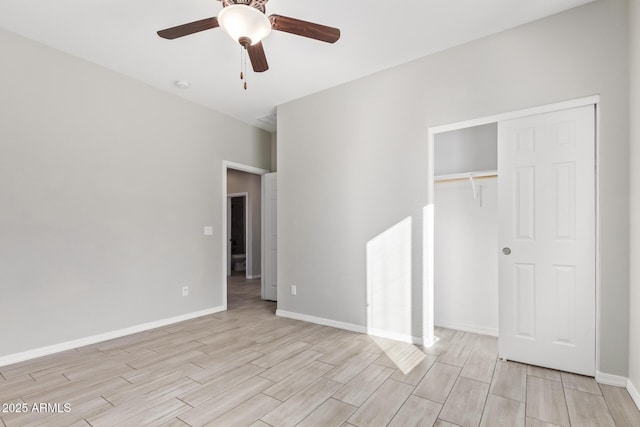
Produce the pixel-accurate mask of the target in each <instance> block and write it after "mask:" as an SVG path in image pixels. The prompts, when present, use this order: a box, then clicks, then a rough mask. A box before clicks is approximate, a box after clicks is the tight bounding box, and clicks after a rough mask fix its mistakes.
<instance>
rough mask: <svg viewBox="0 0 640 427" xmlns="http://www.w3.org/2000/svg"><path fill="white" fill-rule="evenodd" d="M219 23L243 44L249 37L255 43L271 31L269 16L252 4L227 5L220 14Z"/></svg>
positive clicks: (226, 31)
mask: <svg viewBox="0 0 640 427" xmlns="http://www.w3.org/2000/svg"><path fill="white" fill-rule="evenodd" d="M218 23H219V24H220V28H222V29H223V30H224V32H225V33H227V34H229V36H230V37H231V38H232V39H233V40H234V41H236V42H237V43H240V44H242V42H241V41H240V40H241V39H243V40H244V39H245V38H248V39H250V40H251V44H252V45H254V44H256V43H259V42H260V41H262V40H263V39H265V38H266V37H267V36H268V35H269V33H271V22H270V21H269V18H267V16H266V15H265V14H264V13H262V12H260V11H259V10H258V9H255V8H253V7H251V6H247V5H243V4H235V5H230V6H227V7H225V8H224V9H222V10H221V11H220V13H219V14H218Z"/></svg>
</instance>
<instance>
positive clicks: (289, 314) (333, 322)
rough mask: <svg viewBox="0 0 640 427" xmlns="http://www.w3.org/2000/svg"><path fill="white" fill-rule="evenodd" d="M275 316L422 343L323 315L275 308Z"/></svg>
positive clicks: (404, 336) (413, 338)
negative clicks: (318, 315)
mask: <svg viewBox="0 0 640 427" xmlns="http://www.w3.org/2000/svg"><path fill="white" fill-rule="evenodd" d="M276 316H279V317H286V318H288V319H295V320H301V321H303V322H309V323H315V324H318V325H323V326H330V327H332V328H337V329H344V330H346V331H351V332H357V333H360V334H365V335H373V336H376V337H381V338H389V339H392V340H395V341H402V342H406V343H410V344H416V345H422V338H419V337H413V336H409V335H406V334H398V333H396V332H391V331H383V330H380V329H369V333H368V334H367V327H366V326H361V325H355V324H353V323H346V322H340V321H337V320H332V319H325V318H324V317H316V316H309V315H307V314H300V313H294V312H291V311H285V310H276Z"/></svg>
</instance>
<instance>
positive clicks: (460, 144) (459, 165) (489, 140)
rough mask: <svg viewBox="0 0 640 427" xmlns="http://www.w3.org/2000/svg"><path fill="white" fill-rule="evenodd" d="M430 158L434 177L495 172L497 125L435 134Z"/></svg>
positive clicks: (496, 165) (491, 124)
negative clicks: (431, 157) (432, 159)
mask: <svg viewBox="0 0 640 427" xmlns="http://www.w3.org/2000/svg"><path fill="white" fill-rule="evenodd" d="M433 157H434V162H433V169H434V171H433V173H434V174H435V175H436V176H438V175H450V174H456V173H466V172H476V171H487V170H496V169H498V124H497V123H489V124H487V125H482V126H474V127H470V128H465V129H458V130H454V131H451V132H444V133H439V134H437V135H436V136H435V137H434V144H433Z"/></svg>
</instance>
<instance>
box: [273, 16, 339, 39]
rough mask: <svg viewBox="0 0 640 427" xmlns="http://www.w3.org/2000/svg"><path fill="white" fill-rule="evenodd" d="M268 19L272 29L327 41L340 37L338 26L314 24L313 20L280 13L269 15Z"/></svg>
mask: <svg viewBox="0 0 640 427" xmlns="http://www.w3.org/2000/svg"><path fill="white" fill-rule="evenodd" d="M269 20H270V21H271V27H272V28H273V29H274V30H278V31H284V32H286V33H291V34H296V35H298V36H302V37H308V38H310V39H315V40H320V41H323V42H327V43H335V42H337V41H338V39H339V38H340V30H339V29H338V28H333V27H327V26H326V25H320V24H314V23H313V22H307V21H303V20H301V19H295V18H289V17H287V16H281V15H271V16H270V17H269Z"/></svg>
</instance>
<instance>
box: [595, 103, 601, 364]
mask: <svg viewBox="0 0 640 427" xmlns="http://www.w3.org/2000/svg"><path fill="white" fill-rule="evenodd" d="M594 105H595V110H596V111H595V114H596V117H595V121H596V132H595V134H596V140H595V143H594V149H595V150H596V151H595V157H594V158H595V161H596V164H595V168H596V170H595V179H596V182H595V191H596V194H595V198H596V200H595V202H596V206H595V209H596V260H595V263H596V265H595V267H596V348H595V352H596V355H595V356H596V357H595V360H596V373H597V372H598V368H600V312H601V309H600V307H601V304H600V298H601V295H602V273H601V271H602V268H601V266H600V259H601V257H600V241H601V238H600V236H601V233H600V155H599V151H600V104H598V103H596V104H594Z"/></svg>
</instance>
